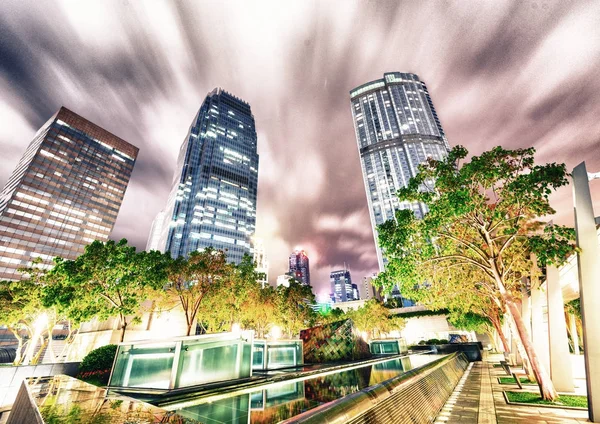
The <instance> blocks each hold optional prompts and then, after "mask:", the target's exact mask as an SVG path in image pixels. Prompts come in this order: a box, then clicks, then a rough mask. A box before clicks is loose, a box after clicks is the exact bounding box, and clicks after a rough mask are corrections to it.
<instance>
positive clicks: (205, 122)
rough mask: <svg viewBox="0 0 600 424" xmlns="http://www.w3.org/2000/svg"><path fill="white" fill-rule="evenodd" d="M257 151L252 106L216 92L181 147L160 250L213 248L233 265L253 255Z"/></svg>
mask: <svg viewBox="0 0 600 424" xmlns="http://www.w3.org/2000/svg"><path fill="white" fill-rule="evenodd" d="M256 148H257V145H256V129H255V126H254V116H253V115H252V111H251V110H250V105H249V104H248V103H246V102H244V101H243V100H241V99H239V98H237V97H235V96H233V95H231V94H229V93H227V92H226V91H224V90H222V89H220V88H215V89H214V90H213V91H212V92H210V93H209V94H208V95H207V96H206V99H204V102H203V103H202V106H201V107H200V110H199V111H198V114H197V115H196V117H195V118H194V120H193V121H192V124H191V126H190V128H189V131H188V134H187V136H186V138H185V141H184V142H183V144H182V145H181V148H180V151H179V158H178V160H177V169H176V171H175V177H174V181H173V188H172V190H171V194H170V196H169V200H168V202H167V207H166V209H165V211H166V217H165V227H164V229H163V234H162V236H161V241H160V247H161V248H160V249H159V250H162V251H164V252H170V253H171V256H173V257H174V258H176V257H179V256H188V255H189V254H190V253H191V252H193V251H196V250H200V249H203V248H206V247H209V246H212V247H214V248H216V249H222V250H227V258H228V260H229V261H230V262H234V263H240V261H241V260H242V257H243V255H244V254H245V253H248V254H250V253H251V250H250V246H251V236H252V235H253V234H254V229H255V224H256V190H257V183H258V153H257V151H256Z"/></svg>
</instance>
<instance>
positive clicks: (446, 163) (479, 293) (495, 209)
mask: <svg viewBox="0 0 600 424" xmlns="http://www.w3.org/2000/svg"><path fill="white" fill-rule="evenodd" d="M534 153H535V150H534V149H533V148H529V149H515V150H506V149H503V148H502V147H495V148H493V149H492V150H490V151H487V152H484V153H482V154H481V155H480V156H473V157H472V158H471V160H470V162H466V163H462V162H463V160H464V159H465V158H466V157H467V154H468V152H467V150H466V149H465V148H464V147H462V146H458V147H455V148H454V149H452V150H451V151H450V153H449V155H448V157H447V158H446V159H445V160H442V161H436V160H433V159H430V160H429V161H428V162H426V163H425V164H422V165H420V166H419V173H418V174H417V176H416V177H415V178H412V179H411V180H410V182H409V184H408V185H407V187H405V188H402V189H400V190H399V191H398V197H399V200H400V201H401V202H403V203H404V202H420V203H422V204H424V205H425V206H426V207H427V210H428V213H427V214H426V215H425V216H424V217H423V218H422V219H417V218H416V217H415V215H414V214H413V212H412V208H410V209H403V210H399V211H397V212H396V219H395V220H390V221H387V222H385V223H384V224H382V225H380V226H379V227H378V233H379V244H380V245H381V247H382V248H383V249H384V251H385V255H386V257H387V258H388V261H389V263H388V265H387V267H386V270H385V272H383V273H381V274H379V276H378V277H377V279H376V280H375V281H374V284H375V285H376V286H380V287H382V288H383V289H384V291H388V292H389V291H390V290H391V288H392V287H393V286H394V285H398V287H399V288H400V291H401V292H403V294H404V295H405V296H407V297H408V298H410V299H413V300H415V301H417V302H419V303H421V304H423V305H424V306H426V307H429V308H432V309H438V308H441V307H446V308H448V309H450V310H451V311H456V312H459V313H466V312H473V313H475V314H477V315H481V316H484V317H486V318H489V319H490V322H492V323H493V324H494V326H495V327H496V328H499V327H498V322H499V320H500V317H501V316H502V314H503V313H504V312H505V311H504V308H506V309H507V310H508V311H509V312H510V314H511V315H512V317H513V319H514V323H515V326H514V327H515V329H516V331H517V332H518V334H519V339H520V341H521V344H522V345H523V347H524V349H523V354H525V353H526V354H527V355H528V356H529V358H528V359H529V360H530V363H531V366H532V369H533V372H534V374H535V376H536V378H537V379H538V380H539V381H540V390H541V391H542V393H543V397H544V398H546V399H553V398H554V397H556V396H557V394H556V391H555V390H554V388H553V386H552V383H551V381H550V379H549V378H548V377H547V375H546V373H545V371H544V370H543V368H542V367H541V365H540V363H539V360H538V359H537V355H535V354H534V353H535V352H534V347H533V345H532V343H531V340H530V339H529V336H528V334H527V332H526V327H525V325H524V323H523V321H522V319H521V317H520V312H519V310H518V306H517V299H519V298H520V296H521V292H522V288H523V277H524V276H529V277H531V279H532V280H534V278H533V277H536V276H535V275H534V274H535V273H534V272H532V269H533V267H532V261H531V256H532V254H536V255H537V256H538V258H539V262H540V263H541V264H542V265H544V264H553V265H560V264H562V263H564V261H565V260H566V259H567V256H568V255H569V254H571V253H572V252H574V251H575V241H574V240H573V231H572V230H571V229H568V228H565V227H560V226H556V225H552V226H546V225H545V223H543V222H541V221H539V220H538V219H539V217H544V216H548V215H552V214H553V213H554V210H553V209H552V207H551V206H550V203H549V200H548V199H549V196H550V194H551V193H552V192H553V191H554V190H556V189H558V188H560V187H562V186H565V185H566V184H567V183H568V180H567V176H568V174H567V172H566V168H565V165H564V164H557V163H549V164H545V165H535V163H534ZM404 204H406V203H404Z"/></svg>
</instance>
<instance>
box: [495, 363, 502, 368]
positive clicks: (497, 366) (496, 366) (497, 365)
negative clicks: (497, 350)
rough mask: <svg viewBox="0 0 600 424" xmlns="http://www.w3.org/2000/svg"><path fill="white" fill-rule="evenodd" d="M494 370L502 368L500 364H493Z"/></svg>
mask: <svg viewBox="0 0 600 424" xmlns="http://www.w3.org/2000/svg"><path fill="white" fill-rule="evenodd" d="M494 368H502V365H500V364H494Z"/></svg>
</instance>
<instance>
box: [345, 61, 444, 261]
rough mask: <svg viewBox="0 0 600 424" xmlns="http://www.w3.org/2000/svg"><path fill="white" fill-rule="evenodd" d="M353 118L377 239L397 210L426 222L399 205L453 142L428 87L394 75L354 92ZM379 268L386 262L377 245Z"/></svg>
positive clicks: (416, 207)
mask: <svg viewBox="0 0 600 424" xmlns="http://www.w3.org/2000/svg"><path fill="white" fill-rule="evenodd" d="M350 99H351V103H352V118H353V121H354V130H355V133H356V141H357V144H358V151H359V154H360V163H361V168H362V173H363V179H364V183H365V190H366V194H367V201H368V203H369V214H370V217H371V224H372V226H373V234H374V237H375V240H377V230H376V226H377V225H380V224H383V223H384V222H385V221H387V220H390V219H394V218H395V215H394V214H395V211H396V210H398V209H412V210H413V211H414V213H415V215H416V216H417V217H422V216H423V215H424V214H425V213H426V212H427V210H426V207H425V205H423V204H420V203H410V202H400V201H399V200H398V198H397V196H396V192H397V191H398V189H400V188H401V187H404V186H406V185H407V184H408V181H409V180H410V179H411V178H412V177H414V176H415V175H416V174H417V167H418V166H419V164H420V163H423V162H424V161H426V160H427V158H434V159H442V158H444V157H445V156H446V155H447V153H448V150H449V145H448V140H447V139H446V135H445V133H444V130H443V129H442V125H441V124H440V121H439V119H438V116H437V113H436V112H435V108H434V107H433V102H432V101H431V97H430V96H429V91H428V90H427V86H426V85H425V83H424V82H423V81H421V80H420V79H419V77H418V76H417V75H415V74H408V73H400V72H391V73H386V74H384V75H383V78H382V79H379V80H376V81H371V82H368V83H366V84H363V85H361V86H359V87H357V88H355V89H353V90H351V91H350ZM376 248H377V259H378V261H379V268H380V270H382V271H383V269H384V257H383V255H382V252H381V249H380V248H379V246H378V243H376Z"/></svg>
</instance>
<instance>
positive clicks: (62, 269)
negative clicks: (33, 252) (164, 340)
mask: <svg viewBox="0 0 600 424" xmlns="http://www.w3.org/2000/svg"><path fill="white" fill-rule="evenodd" d="M166 257H167V256H166V255H163V254H161V253H160V252H157V251H151V252H143V251H142V252H139V253H136V251H135V247H132V246H128V245H127V240H125V239H123V240H121V241H119V242H118V243H117V242H114V241H112V240H109V241H107V242H106V243H102V242H99V241H94V242H93V243H91V244H89V245H88V246H86V248H85V252H84V253H83V254H82V255H81V256H79V257H78V258H77V259H75V260H73V261H71V260H65V259H61V258H56V259H55V264H56V265H55V267H54V268H53V269H52V271H50V272H49V273H48V278H49V279H50V280H51V281H52V284H49V285H47V286H46V287H45V288H44V296H43V303H44V305H46V306H52V305H58V306H60V308H62V309H64V310H66V311H67V314H68V316H69V318H71V319H73V320H75V321H84V320H89V319H91V318H93V317H97V318H98V319H107V318H110V317H119V319H120V324H121V329H122V334H121V341H122V340H123V338H124V335H125V330H126V328H127V325H129V323H130V322H131V321H133V322H136V321H138V320H139V319H140V317H141V314H142V313H143V312H144V311H143V309H142V308H141V304H142V302H143V301H145V300H146V299H148V298H149V297H150V296H151V295H152V293H154V292H156V291H157V290H161V289H162V287H163V285H164V283H165V281H166V266H167V264H168V262H167V261H166ZM129 316H131V317H133V319H132V320H130V321H129V322H128V321H127V317H129Z"/></svg>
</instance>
